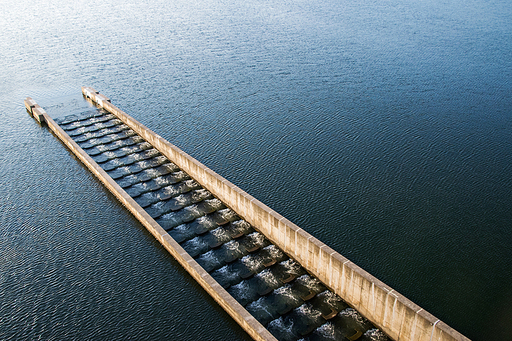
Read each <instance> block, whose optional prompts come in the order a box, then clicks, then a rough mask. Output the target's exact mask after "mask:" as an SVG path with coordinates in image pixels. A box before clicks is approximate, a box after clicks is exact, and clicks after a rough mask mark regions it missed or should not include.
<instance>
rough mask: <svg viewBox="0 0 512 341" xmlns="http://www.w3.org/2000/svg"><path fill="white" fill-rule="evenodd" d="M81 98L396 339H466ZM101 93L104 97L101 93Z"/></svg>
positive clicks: (90, 93) (94, 96)
mask: <svg viewBox="0 0 512 341" xmlns="http://www.w3.org/2000/svg"><path fill="white" fill-rule="evenodd" d="M82 92H83V94H84V96H85V97H87V98H90V99H91V100H92V101H94V102H96V103H97V104H98V106H100V107H102V108H104V109H105V110H107V111H109V112H111V113H112V114H114V115H116V116H117V117H118V118H119V119H120V120H121V121H123V122H124V123H125V124H126V125H128V126H129V127H130V128H132V129H133V130H134V131H135V132H137V133H138V134H139V135H140V136H142V137H143V138H144V139H146V140H147V141H148V142H150V143H151V144H152V145H153V146H154V147H155V148H156V149H158V150H159V151H160V152H161V153H162V154H163V155H165V156H166V157H168V158H169V160H172V162H174V163H175V164H176V165H177V166H178V167H180V168H181V169H182V170H183V171H185V172H186V173H188V174H189V175H190V176H191V177H192V178H194V179H195V180H197V181H198V182H199V183H200V184H201V185H203V186H204V187H205V188H206V189H208V190H209V191H210V192H212V193H213V194H214V195H215V196H217V197H218V198H219V199H220V200H221V201H223V202H224V203H225V204H227V205H228V206H229V207H230V208H231V209H232V210H233V211H235V212H236V213H237V214H238V215H240V216H241V217H243V218H244V219H245V220H247V221H248V222H249V223H250V224H252V225H253V226H254V227H255V228H257V229H258V230H259V231H260V232H261V233H263V234H264V235H265V236H266V237H267V238H269V239H270V240H271V241H272V242H273V243H275V244H276V245H277V246H278V247H280V248H281V249H282V250H283V251H285V252H286V253H287V254H288V255H289V256H290V257H292V258H294V259H295V260H297V261H298V262H299V263H301V264H302V266H303V267H305V268H306V269H307V270H308V271H310V272H311V273H312V274H313V275H315V276H316V277H317V278H318V279H320V280H321V281H322V282H323V283H324V284H326V285H327V286H328V287H329V288H330V289H331V290H333V291H334V292H335V293H336V294H338V295H339V296H340V297H342V298H343V299H344V300H345V301H346V302H347V303H349V304H350V305H351V306H353V307H354V308H355V309H356V310H358V311H359V312H360V313H361V314H363V315H364V316H365V317H366V318H368V319H369V320H370V321H371V322H373V323H374V324H375V325H376V326H377V327H379V328H380V329H381V330H382V331H384V332H385V333H386V334H388V335H389V336H390V337H391V338H393V339H395V340H419V341H433V340H436V341H452V340H459V341H460V340H469V339H468V338H466V337H465V336H463V335H462V334H460V333H459V332H457V331H456V330H454V329H453V328H451V327H449V326H448V325H446V324H445V323H443V322H442V321H440V320H439V319H437V318H435V317H434V316H432V315H431V314H429V313H428V312H426V311H425V310H423V309H422V308H421V307H419V306H418V305H416V304H414V303H413V302H411V301H410V300H408V299H407V298H406V297H404V296H402V295H400V294H399V293H397V292H396V291H395V290H393V289H392V288H390V287H389V286H387V285H386V284H384V283H382V282H381V281H379V280H378V279H377V278H375V277H373V276H372V275H370V274H369V273H367V272H366V271H364V270H363V269H361V268H360V267H358V266H357V265H355V264H354V263H352V262H350V261H349V260H348V259H346V258H345V257H343V256H341V255H340V254H339V253H337V252H336V251H334V250H332V249H331V248H330V247H329V246H327V245H326V244H324V243H322V242H321V241H319V240H318V239H316V238H315V237H313V236H311V235H310V234H309V233H307V232H306V231H304V230H303V229H301V228H300V227H298V226H297V225H295V224H293V223H292V222H290V221H289V220H287V219H286V218H284V217H283V216H281V215H280V214H278V213H276V212H275V211H273V210H272V209H270V208H269V207H267V206H266V205H264V204H263V203H261V202H260V201H258V200H257V199H255V198H253V197H252V196H251V195H249V194H247V193H246V192H244V191H243V190H241V189H240V188H238V187H237V186H235V185H233V184H232V183H231V182H229V181H227V180H226V179H224V178H223V177H221V176H220V175H218V174H217V173H215V172H214V171H212V170H211V169H209V168H208V167H206V166H204V165H203V164H201V163H200V162H198V161H197V160H195V159H194V158H192V157H190V156H189V155H188V154H186V153H184V152H183V151H181V150H180V149H179V148H177V147H176V146H174V145H172V144H171V143H169V142H168V141H166V140H164V139H163V138H162V137H160V136H159V135H157V134H155V133H154V132H152V131H151V130H149V129H148V128H146V127H145V126H144V125H142V124H141V123H139V122H137V121H136V120H134V119H133V118H131V117H130V116H128V115H127V114H126V113H124V112H123V111H121V110H120V109H119V108H117V107H116V106H114V105H112V104H111V103H110V102H109V101H108V99H107V100H105V98H106V97H104V96H103V95H100V94H99V93H98V92H97V91H96V90H94V89H93V88H89V87H83V88H82ZM101 96H103V97H101Z"/></svg>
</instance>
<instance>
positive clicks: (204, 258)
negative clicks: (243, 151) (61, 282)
mask: <svg viewBox="0 0 512 341" xmlns="http://www.w3.org/2000/svg"><path fill="white" fill-rule="evenodd" d="M82 93H83V95H84V97H86V98H87V99H89V100H91V101H92V102H93V103H95V105H96V106H97V107H98V109H94V110H91V111H88V112H84V113H81V114H79V115H70V116H67V117H65V118H60V119H55V120H53V119H52V118H51V117H50V116H49V115H48V114H47V113H46V112H45V111H44V109H42V108H41V107H40V106H39V105H38V104H37V103H36V102H35V101H34V100H32V99H31V98H29V97H28V98H27V99H26V100H25V106H26V108H27V111H28V112H29V113H30V114H31V115H32V116H33V117H34V118H35V119H36V120H37V121H38V122H39V123H40V124H46V125H47V126H48V127H49V128H50V129H51V130H52V131H53V133H54V134H55V135H56V136H57V137H58V138H59V139H60V140H61V141H62V142H63V143H64V145H65V146H66V147H67V148H69V150H70V151H71V152H73V153H74V154H75V155H76V156H77V157H78V158H79V159H80V161H81V162H82V163H83V164H84V165H85V166H86V167H87V168H88V169H89V170H90V171H91V172H92V173H93V174H94V175H95V176H96V177H97V178H98V179H99V180H100V181H101V182H102V183H103V184H104V185H105V187H106V188H107V189H108V190H109V191H110V192H112V193H113V194H114V195H115V196H116V197H117V199H118V200H119V201H120V202H121V203H122V204H123V205H124V206H125V207H126V208H127V209H128V210H129V211H130V212H131V213H132V214H133V215H134V216H135V217H136V218H137V219H138V220H139V221H140V222H141V223H142V224H143V225H144V226H145V227H146V228H147V229H148V231H150V232H151V233H152V234H153V235H154V236H155V238H156V239H157V240H158V241H159V242H160V243H161V244H162V245H163V246H164V247H165V248H166V249H167V250H168V251H169V253H171V254H172V255H173V256H174V257H175V258H176V259H177V260H178V262H179V263H180V264H181V265H182V266H183V267H184V268H185V269H186V270H187V271H188V272H189V273H190V275H191V276H192V277H193V278H194V279H195V280H196V281H197V282H198V283H199V284H200V285H201V286H202V287H203V288H204V289H205V290H206V291H207V292H208V293H209V294H210V295H211V296H212V297H213V298H214V299H215V301H217V302H218V303H219V304H220V305H221V306H222V307H223V308H224V309H225V310H226V311H227V312H228V313H229V314H230V315H231V316H232V317H233V319H234V320H235V321H237V323H239V324H240V326H242V328H244V329H245V330H246V331H247V333H249V335H251V336H252V337H253V338H254V339H255V340H362V341H363V340H366V341H368V340H373V341H383V340H388V339H393V340H420V341H433V340H438V341H452V340H458V341H462V340H468V339H467V338H466V337H464V336H463V335H462V334H460V333H458V332H457V331H456V330H454V329H452V328H451V327H449V326H448V325H446V324H445V323H443V322H442V321H440V320H439V319H437V318H435V317H434V316H432V315H431V314H429V313H428V312H426V311H425V310H423V309H422V308H421V307H419V306H417V305H416V304H414V303H413V302H411V301H410V300H408V299H407V298H405V297H404V296H402V295H400V294H399V293H397V292H396V291H395V290H393V289H392V288H390V287H389V286H387V285H385V284H384V283H382V282H381V281H379V280H378V279H376V278H375V277H373V276H371V275H370V274H368V273H367V272H366V271H364V270H363V269H361V268H359V267H358V266H356V265H355V264H353V263H352V262H350V261H349V260H348V259H346V258H344V257H343V256H341V255H340V254H338V253H337V252H336V251H334V250H332V249H331V248H330V247H329V246H327V245H325V244H324V243H322V242H321V241H319V240H318V239H316V238H314V237H313V236H311V235H310V234H308V233H307V232H306V231H304V230H303V229H301V228H300V227H298V226H296V225H295V224H293V223H291V222H290V221H288V220H287V219H286V218H284V217H283V216H281V215H279V214H278V213H276V212H275V211H273V210H272V209H270V208H269V207H267V206H266V205H264V204H263V203H261V202H260V201H258V200H257V199H255V198H253V197H252V196H250V195H249V194H248V193H246V192H244V191H243V190H241V189H240V188H238V187H237V186H235V185H233V184H232V183H230V182H229V181H227V180H226V179H224V178H222V177H221V176H220V175H218V174H216V173H215V172H214V171H212V170H211V169H209V168H208V167H206V166H204V165H203V164H201V163H200V162H198V161H197V160H195V159H194V158H192V157H191V156H189V155H188V154H186V153H184V152H183V151H181V150H180V149H178V148H177V147H176V146H174V145H172V144H171V143H169V142H168V141H166V140H165V139H163V138H162V137H160V136H158V135H157V134H155V133H154V132H152V131H151V130H149V129H148V128H146V127H145V126H143V125H142V124H140V123H139V122H137V121H136V120H135V119H133V118H132V117H130V116H129V115H127V114H126V113H124V112H123V111H121V110H120V109H119V108H117V107H116V106H114V105H113V104H111V102H110V100H109V98H107V97H106V96H105V95H102V94H100V93H99V92H97V91H96V90H94V89H93V88H90V87H83V88H82Z"/></svg>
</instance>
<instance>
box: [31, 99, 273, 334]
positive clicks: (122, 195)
mask: <svg viewBox="0 0 512 341" xmlns="http://www.w3.org/2000/svg"><path fill="white" fill-rule="evenodd" d="M99 98H100V100H101V101H102V103H103V104H105V103H108V99H107V98H106V97H105V96H102V97H99ZM34 104H35V105H34ZM25 105H26V106H27V109H28V108H31V111H32V113H33V112H34V111H36V110H38V109H37V107H39V106H38V105H37V103H35V102H34V101H33V100H32V99H30V98H27V100H25ZM41 110H42V109H41ZM41 115H42V116H43V119H44V120H45V121H46V122H47V124H48V127H49V128H50V129H51V130H52V131H53V132H54V133H55V135H56V136H57V137H58V138H59V139H60V140H61V141H62V142H63V143H64V144H65V145H66V147H68V148H69V149H70V150H71V151H72V152H73V153H74V154H75V155H76V156H77V157H78V158H79V159H80V161H82V163H83V164H84V165H85V166H86V167H87V168H89V170H90V171H91V172H92V173H93V174H94V175H95V176H96V177H97V178H98V179H99V180H100V181H101V182H102V183H103V184H104V185H105V187H106V188H107V189H108V190H109V191H110V192H112V194H114V195H115V196H116V198H117V199H118V200H119V201H120V202H121V203H122V204H123V205H124V206H125V207H126V208H127V209H128V210H129V211H130V212H131V213H132V214H133V215H134V216H135V218H137V219H138V220H139V221H140V222H141V223H142V224H143V225H144V226H145V227H146V228H147V229H148V231H149V232H151V234H153V236H155V238H156V239H157V240H158V241H159V242H160V243H161V244H162V245H163V246H164V247H165V248H166V249H167V251H169V253H170V254H171V255H172V256H173V257H174V258H176V260H177V261H178V262H179V263H180V264H181V265H182V266H183V267H184V268H185V270H187V271H188V273H190V274H191V275H192V277H194V279H195V280H196V281H197V282H198V283H199V284H200V285H201V286H202V287H203V288H204V289H205V290H206V291H207V292H208V293H209V294H210V295H211V296H212V297H213V299H215V301H217V303H219V304H220V306H221V307H223V308H224V310H226V311H227V312H228V314H230V315H231V317H233V319H234V320H235V321H236V322H237V323H238V324H239V325H240V326H242V328H244V330H245V331H246V332H247V333H248V334H249V335H250V336H251V337H252V338H253V339H255V340H261V341H276V338H275V337H274V336H273V335H272V334H270V332H269V331H268V330H267V329H266V328H265V327H264V326H263V325H261V323H259V322H258V321H257V320H256V319H255V318H254V317H253V316H252V315H251V314H250V313H249V312H248V311H247V310H245V308H244V307H243V306H242V305H240V303H238V302H237V301H236V300H235V299H234V298H233V297H232V296H231V295H230V294H229V293H228V292H227V291H226V290H225V289H224V288H223V287H222V286H220V285H219V284H218V283H217V281H215V280H214V279H213V278H212V277H211V276H210V274H208V272H206V271H205V270H204V269H203V268H202V267H201V266H200V265H199V264H198V263H197V262H196V261H195V260H194V259H193V258H192V257H191V256H190V255H189V254H188V253H187V252H186V251H185V250H184V249H183V248H182V247H181V246H180V245H179V244H178V243H177V242H176V241H175V240H174V239H173V238H172V237H171V236H170V235H169V234H168V233H167V232H166V231H165V230H164V229H163V228H162V227H161V226H160V225H159V224H158V223H157V222H156V221H155V220H154V219H153V218H152V217H151V216H150V215H149V214H148V213H147V212H146V211H145V210H144V209H143V208H142V207H141V206H140V205H139V204H138V203H137V202H136V201H135V200H133V198H132V197H131V196H130V195H128V193H126V192H125V191H124V190H123V188H121V187H120V186H119V185H118V184H117V183H116V182H115V181H114V180H113V179H112V178H111V177H110V176H109V175H108V174H107V173H106V172H105V171H104V170H103V169H102V168H101V167H100V166H99V165H98V164H97V163H96V162H95V161H94V160H93V159H92V158H91V157H90V156H89V155H88V154H87V153H86V152H85V151H84V150H83V149H82V148H80V146H78V144H77V143H76V142H75V141H73V139H71V137H70V136H69V135H68V134H67V133H66V132H65V131H64V130H63V129H62V128H61V127H60V126H59V125H58V124H57V123H56V122H55V121H54V120H53V119H52V118H51V117H50V116H48V115H47V113H46V112H44V110H42V113H41Z"/></svg>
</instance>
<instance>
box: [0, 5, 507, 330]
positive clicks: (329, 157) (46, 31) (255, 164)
mask: <svg viewBox="0 0 512 341" xmlns="http://www.w3.org/2000/svg"><path fill="white" fill-rule="evenodd" d="M0 27H1V29H2V35H1V37H0V57H1V61H2V64H1V65H0V75H1V76H0V77H1V82H0V93H1V94H2V96H1V97H0V109H1V110H0V147H1V153H0V191H1V192H0V193H2V195H1V196H0V214H1V224H0V339H8V340H18V339H45V340H61V339H80V340H82V339H91V340H93V339H99V338H108V339H127V338H132V339H164V338H167V339H183V340H186V339H193V340H195V339H200V338H203V339H208V340H226V339H249V338H248V336H247V335H246V334H245V333H244V332H243V330H242V329H241V328H240V327H238V326H237V325H236V324H235V323H234V322H233V321H232V320H231V319H230V317H229V316H228V315H227V314H226V313H224V312H223V311H222V310H221V309H220V308H219V307H218V306H217V305H216V304H215V302H214V301H213V300H212V299H210V298H209V297H208V296H207V295H206V294H205V293H204V292H203V291H202V290H201V289H200V287H199V286H198V285H196V284H195V282H194V281H193V280H192V278H191V277H190V276H189V275H188V274H186V273H185V272H184V271H183V270H182V269H181V268H180V267H179V265H178V264H177V263H176V262H175V261H174V260H173V259H172V257H171V256H169V255H168V254H167V252H166V251H165V250H164V249H163V248H162V247H161V246H160V245H159V244H158V242H156V241H155V240H154V238H153V237H152V236H151V235H150V234H149V233H147V232H146V231H145V229H144V228H143V227H142V226H141V225H140V224H139V223H138V222H137V221H136V220H135V219H134V218H132V217H131V216H130V214H128V213H127V212H126V210H125V209H124V208H123V207H122V206H121V205H120V204H118V203H117V202H116V201H115V199H114V198H113V196H111V195H110V194H109V193H108V192H107V191H106V190H105V189H104V188H103V186H102V185H101V184H100V183H99V182H98V181H97V180H95V179H94V177H93V176H92V175H91V174H90V173H89V172H88V171H87V170H86V169H84V167H83V166H82V165H81V164H80V163H79V162H77V161H76V160H75V159H74V158H73V157H72V156H71V155H70V153H69V152H68V151H67V150H66V149H65V148H64V147H63V146H62V144H61V143H60V142H59V141H58V140H57V139H56V138H55V137H54V136H53V135H52V134H51V133H49V132H48V130H47V129H45V128H41V127H39V126H38V125H37V123H36V122H35V121H34V120H33V119H32V118H30V117H29V116H28V114H27V113H26V112H25V109H24V107H23V99H24V98H25V97H26V96H31V97H32V98H34V99H35V100H36V101H37V102H38V103H39V104H41V105H42V106H43V107H44V108H45V109H46V110H47V112H48V113H49V114H50V115H51V116H54V117H59V116H64V115H67V114H70V113H73V112H79V111H83V110H84V109H85V108H87V106H88V104H87V103H86V102H85V101H84V100H83V99H82V97H81V94H80V86H83V85H86V86H92V87H94V88H96V89H97V90H99V91H101V92H102V93H104V94H105V95H107V96H109V97H110V98H111V99H112V102H113V103H114V104H115V105H117V106H119V107H120V108H121V109H122V110H124V111H126V112H127V113H128V114H130V115H132V116H134V117H135V118H136V119H138V120H139V121H141V122H142V123H143V124H145V125H146V126H148V127H149V128H150V129H152V130H154V131H156V132H157V133H158V134H160V135H161V136H163V137H164V138H166V139H168V140H169V141H171V142H172V143H174V144H176V145H177V146H178V147H180V148H182V149H183V150H185V151H186V152H187V153H189V154H191V155H192V156H193V157H195V158H197V159H199V160H200V161H201V162H203V163H204V164H206V165H207V166H209V167H210V168H212V169H213V170H215V171H216V172H218V173H219V174H221V175H222V176H224V177H226V178H227V179H229V180H230V181H231V182H233V183H235V184H236V185H238V186H239V187H241V188H242V189H244V190H246V191H247V192H249V193H250V194H251V195H253V196H255V197H256V198H258V199H260V200H261V201H263V202H264V203H265V204H267V205H269V206H270V207H271V208H273V209H274V210H276V211H277V212H279V213H281V214H283V215H284V216H286V217H287V218H288V219H290V220H291V221H293V222H295V223H297V224H298V225H299V226H301V227H302V228H304V229H306V230H307V231H308V232H310V233H311V234H313V235H314V236H316V237H318V238H319V239H320V240H322V241H324V242H326V243H327V244H329V245H330V246H331V247H333V248H334V249H336V250H337V251H338V252H340V253H341V254H342V255H344V256H346V257H348V258H349V259H350V260H352V261H353V262H355V263H356V264H358V265H359V266H361V267H363V268H364V269H365V270H367V271H369V272H370V273H371V274H373V275H375V276H376V277H378V278H379V279H381V280H382V281H384V282H385V283H387V284H388V285H390V286H392V287H393V288H394V289H395V290H397V291H399V292H400V293H402V294H404V295H405V296H407V297H408V298H409V299H411V300H413V301H414V302H415V303H417V304H419V305H420V306H421V307H423V308H424V309H426V310H427V311H429V312H431V313H432V314H434V315H435V316H436V317H438V318H440V319H442V320H443V321H445V322H446V323H448V324H449V325H450V326H452V327H454V328H455V329H457V330H458V331H460V332H462V333H463V334H465V335H467V336H468V337H470V338H472V339H475V340H512V336H511V335H512V327H511V326H512V308H511V307H512V285H511V284H510V283H511V279H512V210H511V207H512V195H511V193H512V180H511V179H512V58H510V57H511V56H512V4H511V3H510V2H508V1H502V0H490V1H483V0H480V1H477V0H464V1H458V2H455V1H441V0H432V1H415V0H413V1H402V0H384V1H380V2H375V1H364V0H356V1H350V2H349V1H345V0H338V1H331V0H322V1H319V2H313V1H307V0H304V1H293V2H291V1H280V0H265V1H260V0H256V1H251V2H244V3H234V2H226V1H222V0H213V1H204V0H197V1H183V0H177V1H153V2H151V3H148V4H142V3H140V2H131V1H116V0H106V1H89V2H86V3H85V2H82V3H73V2H66V1H52V2H41V1H38V2H35V1H25V0H17V1H12V0H7V1H3V2H1V3H0Z"/></svg>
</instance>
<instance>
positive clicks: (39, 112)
mask: <svg viewBox="0 0 512 341" xmlns="http://www.w3.org/2000/svg"><path fill="white" fill-rule="evenodd" d="M45 114H46V111H44V109H43V108H41V107H39V106H36V107H33V108H32V116H33V117H34V119H35V120H36V121H37V122H39V124H43V123H44V122H45V119H44V115H45Z"/></svg>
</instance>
